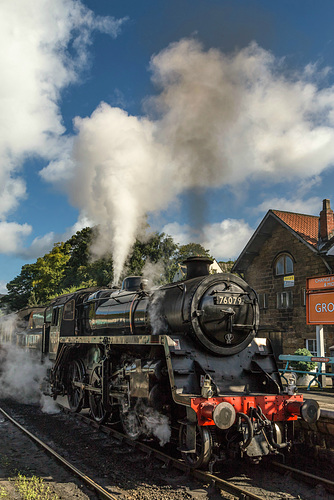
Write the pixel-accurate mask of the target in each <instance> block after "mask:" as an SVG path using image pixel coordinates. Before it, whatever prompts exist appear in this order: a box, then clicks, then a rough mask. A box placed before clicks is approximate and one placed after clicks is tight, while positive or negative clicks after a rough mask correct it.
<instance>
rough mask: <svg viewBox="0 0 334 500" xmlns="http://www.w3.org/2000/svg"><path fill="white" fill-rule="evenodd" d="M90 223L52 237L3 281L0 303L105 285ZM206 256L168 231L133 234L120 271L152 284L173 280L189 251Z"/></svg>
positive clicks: (109, 266) (109, 273)
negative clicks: (57, 239) (63, 237)
mask: <svg viewBox="0 0 334 500" xmlns="http://www.w3.org/2000/svg"><path fill="white" fill-rule="evenodd" d="M93 240H94V228H93V229H92V228H89V227H86V228H84V229H82V230H81V231H78V232H77V233H76V234H74V235H73V236H71V238H69V240H67V241H66V242H61V243H56V244H55V245H54V247H53V248H52V250H51V251H50V252H49V253H47V254H45V255H44V256H43V257H40V258H38V259H37V261H36V262H35V263H33V264H26V265H25V266H23V267H22V269H21V273H20V274H19V275H18V276H17V277H16V278H14V279H13V280H12V281H11V282H10V283H8V284H7V289H8V294H7V295H4V296H3V297H2V298H1V299H0V307H4V306H7V308H8V309H10V310H12V311H15V310H19V309H21V308H23V307H25V306H27V305H29V306H35V305H42V304H47V303H48V301H50V299H51V298H53V297H55V296H57V295H61V294H63V293H66V292H69V291H74V290H77V289H79V288H87V287H91V286H107V285H108V284H110V283H111V282H112V281H113V261H112V258H111V257H105V258H103V259H99V260H95V261H93V260H92V258H91V255H90V250H89V249H90V245H91V243H92V242H93ZM195 255H200V256H206V257H210V253H209V250H206V249H205V248H204V247H203V246H202V245H200V244H198V243H189V244H187V245H181V246H179V245H177V244H176V243H175V242H174V241H173V238H172V237H171V236H168V235H165V234H164V233H158V232H155V233H153V234H150V235H148V236H147V237H146V239H145V240H139V239H137V240H136V242H135V244H134V245H133V248H132V251H131V253H130V255H129V257H128V259H127V262H126V265H125V268H124V273H123V274H124V276H123V277H125V276H126V275H127V276H129V275H143V274H144V275H145V277H149V278H150V277H154V279H152V280H151V283H150V284H151V285H152V284H155V285H158V284H164V283H167V282H170V281H172V280H173V277H174V275H175V273H176V271H177V270H178V269H179V265H180V264H181V263H182V262H183V261H184V260H185V259H187V258H188V257H190V256H195Z"/></svg>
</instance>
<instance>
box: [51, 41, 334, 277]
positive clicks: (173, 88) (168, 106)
mask: <svg viewBox="0 0 334 500" xmlns="http://www.w3.org/2000/svg"><path fill="white" fill-rule="evenodd" d="M151 72H152V80H153V82H154V84H155V85H156V87H157V90H158V93H157V95H155V96H153V97H151V98H148V99H146V101H145V110H146V116H145V117H135V116H129V115H128V114H127V113H126V112H125V111H123V110H121V109H119V108H112V107H110V106H109V105H107V104H105V103H102V104H101V105H100V106H99V107H98V109H97V110H96V111H94V113H93V114H92V116H91V117H87V118H84V119H81V118H77V119H76V121H75V125H76V129H77V133H78V134H77V138H76V141H75V142H76V144H75V149H74V156H73V160H74V166H73V171H72V175H73V182H72V183H70V184H69V185H70V196H71V199H72V201H73V203H74V204H75V205H76V206H78V207H79V208H80V209H81V210H82V211H84V212H85V213H86V214H87V216H88V217H89V218H90V219H92V220H94V221H95V222H96V223H98V224H100V227H101V231H100V233H101V235H100V236H101V238H100V241H99V242H98V244H97V245H96V246H95V247H94V249H93V250H94V252H95V253H96V254H97V255H100V254H101V253H105V252H106V251H110V250H111V251H112V253H113V258H114V262H115V280H116V281H117V280H118V278H119V275H120V273H121V269H122V266H123V264H124V261H125V259H126V256H127V254H128V252H129V250H130V247H131V245H132V244H133V242H134V240H135V237H136V233H137V232H138V228H139V227H140V224H141V221H142V218H143V217H144V215H145V214H146V213H147V212H156V211H160V210H162V209H165V208H166V207H168V205H169V204H170V203H172V202H173V201H174V200H175V199H176V197H177V196H178V195H179V194H180V193H182V192H184V191H186V190H194V191H196V192H197V193H198V192H202V193H205V190H206V189H207V188H209V187H218V186H229V187H231V188H232V189H233V188H234V187H235V186H236V185H240V183H244V186H243V188H245V183H246V181H249V182H250V181H254V180H256V179H258V178H261V179H268V178H270V179H271V181H280V180H281V178H282V176H284V178H285V180H288V179H292V178H295V179H298V178H307V177H311V176H314V175H318V174H320V173H321V172H322V171H323V170H324V169H326V168H327V167H328V166H330V165H333V162H334V150H333V147H332V143H333V139H334V129H333V125H334V89H333V88H332V87H330V88H325V87H324V86H323V82H321V81H320V80H321V79H322V77H325V76H326V72H328V68H326V69H325V70H324V71H323V74H322V73H321V71H319V70H318V68H317V67H316V66H315V65H313V66H312V65H308V66H307V67H306V68H305V69H304V70H303V71H302V72H301V73H299V74H297V73H296V74H295V75H293V76H292V77H291V76H289V77H287V76H286V75H285V73H284V70H283V64H282V61H281V60H277V59H276V58H275V57H274V56H273V55H272V54H271V53H270V52H268V51H265V50H263V49H262V48H260V47H259V46H258V45H257V44H256V43H252V44H251V45H249V46H248V47H246V48H244V49H243V50H240V51H239V52H235V53H234V54H229V55H226V54H223V53H222V52H220V51H219V50H217V49H210V50H208V51H205V50H204V49H203V47H202V46H201V44H200V43H199V42H197V41H196V40H192V39H186V40H181V41H180V42H178V43H173V44H171V45H170V46H168V47H167V48H166V49H165V50H163V51H162V52H160V53H159V54H157V55H155V56H154V57H152V60H151ZM47 173H48V168H46V169H45V171H44V175H45V176H46V174H47ZM55 174H56V172H55V170H54V169H53V177H54V176H55ZM58 174H59V179H58V180H60V179H61V178H62V173H61V171H59V172H58ZM67 185H68V184H67ZM204 196H205V194H204ZM196 205H198V206H199V207H201V204H200V203H199V204H198V203H196ZM199 212H203V210H202V209H201V210H199ZM199 215H202V214H199ZM199 219H200V217H199ZM202 219H203V217H202ZM204 223H205V221H202V224H204ZM203 237H205V235H204V236H203Z"/></svg>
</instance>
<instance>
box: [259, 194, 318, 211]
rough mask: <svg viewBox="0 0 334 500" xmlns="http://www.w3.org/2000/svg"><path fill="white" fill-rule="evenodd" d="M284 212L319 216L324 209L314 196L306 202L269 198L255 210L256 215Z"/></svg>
mask: <svg viewBox="0 0 334 500" xmlns="http://www.w3.org/2000/svg"><path fill="white" fill-rule="evenodd" d="M270 209H272V210H284V211H285V212H295V213H299V214H306V215H319V213H320V210H321V209H322V200H321V199H320V198H319V197H316V196H313V197H311V198H308V199H306V200H302V199H293V198H292V199H291V198H290V199H289V198H269V199H267V200H265V201H263V202H262V203H261V204H260V205H258V206H257V207H256V209H254V212H255V213H261V214H262V213H263V212H267V211H268V210H270Z"/></svg>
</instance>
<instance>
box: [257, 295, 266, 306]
mask: <svg viewBox="0 0 334 500" xmlns="http://www.w3.org/2000/svg"><path fill="white" fill-rule="evenodd" d="M258 299H259V306H260V309H268V294H267V293H259V294H258Z"/></svg>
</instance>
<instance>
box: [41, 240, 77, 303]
mask: <svg viewBox="0 0 334 500" xmlns="http://www.w3.org/2000/svg"><path fill="white" fill-rule="evenodd" d="M69 251H70V245H68V244H66V243H55V244H54V247H53V249H52V250H51V252H49V253H47V254H45V255H44V257H39V258H38V259H37V262H36V264H35V267H34V269H35V273H36V274H35V279H34V281H33V288H34V295H35V300H36V301H37V302H38V303H39V304H44V303H46V302H47V301H48V300H49V299H50V297H52V296H54V294H60V293H61V291H62V289H63V278H64V273H65V267H66V264H67V262H68V260H69V259H70V253H69Z"/></svg>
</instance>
